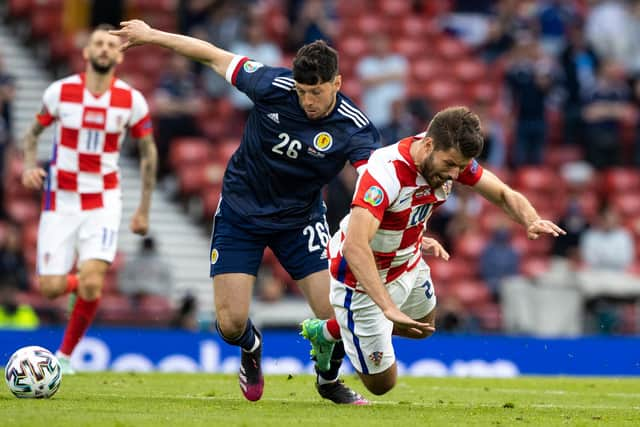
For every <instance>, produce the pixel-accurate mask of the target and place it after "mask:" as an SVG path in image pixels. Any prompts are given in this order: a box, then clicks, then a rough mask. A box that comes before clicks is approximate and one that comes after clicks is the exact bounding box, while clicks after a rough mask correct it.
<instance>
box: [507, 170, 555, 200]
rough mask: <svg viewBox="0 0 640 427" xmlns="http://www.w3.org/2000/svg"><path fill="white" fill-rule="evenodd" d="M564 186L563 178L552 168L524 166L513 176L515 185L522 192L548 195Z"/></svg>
mask: <svg viewBox="0 0 640 427" xmlns="http://www.w3.org/2000/svg"><path fill="white" fill-rule="evenodd" d="M562 184H563V181H562V178H561V177H560V176H559V175H558V174H557V173H556V172H555V171H554V170H553V169H551V168H545V167H540V166H523V167H520V168H518V169H516V170H515V172H514V174H513V185H514V186H515V187H516V188H518V189H521V190H526V191H535V192H542V193H545V194H548V193H551V192H554V191H555V190H556V189H557V188H558V186H560V185H562Z"/></svg>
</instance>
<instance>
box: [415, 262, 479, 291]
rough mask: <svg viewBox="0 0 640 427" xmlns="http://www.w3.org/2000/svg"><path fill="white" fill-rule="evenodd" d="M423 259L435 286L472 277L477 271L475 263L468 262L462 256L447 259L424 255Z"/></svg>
mask: <svg viewBox="0 0 640 427" xmlns="http://www.w3.org/2000/svg"><path fill="white" fill-rule="evenodd" d="M425 261H426V262H427V264H429V268H430V269H431V277H432V278H433V281H434V282H435V284H436V286H438V285H439V284H440V283H442V284H443V285H445V284H446V285H447V286H448V284H450V283H455V282H458V281H461V280H467V279H472V278H473V277H475V275H476V273H477V269H476V268H475V264H473V263H469V262H468V261H467V260H465V259H463V258H457V257H455V256H454V257H453V258H451V259H449V261H445V260H443V259H441V258H434V257H431V256H427V257H425Z"/></svg>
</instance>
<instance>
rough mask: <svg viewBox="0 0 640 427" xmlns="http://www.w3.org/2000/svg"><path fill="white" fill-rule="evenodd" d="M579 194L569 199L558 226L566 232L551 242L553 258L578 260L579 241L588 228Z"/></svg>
mask: <svg viewBox="0 0 640 427" xmlns="http://www.w3.org/2000/svg"><path fill="white" fill-rule="evenodd" d="M577 196H579V194H574V195H572V196H571V197H570V199H569V203H568V204H567V209H566V211H565V213H564V215H563V216H562V218H560V221H559V222H558V225H559V226H560V227H561V228H562V229H563V230H565V231H566V232H567V234H565V235H560V236H558V237H556V238H555V239H554V240H553V247H552V250H551V253H552V254H553V255H555V256H559V257H562V258H567V259H570V260H574V261H577V260H578V259H579V258H580V251H579V248H580V239H581V238H582V235H583V234H584V232H585V231H586V230H587V229H588V228H589V222H588V220H587V218H586V217H585V216H584V213H583V212H582V208H581V207H580V201H579V199H578V198H577Z"/></svg>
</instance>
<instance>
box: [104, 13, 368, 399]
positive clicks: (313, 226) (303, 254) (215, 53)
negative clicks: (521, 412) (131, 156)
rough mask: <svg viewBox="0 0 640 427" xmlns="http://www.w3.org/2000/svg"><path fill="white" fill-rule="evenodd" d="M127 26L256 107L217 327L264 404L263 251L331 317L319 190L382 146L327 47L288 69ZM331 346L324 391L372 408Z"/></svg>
mask: <svg viewBox="0 0 640 427" xmlns="http://www.w3.org/2000/svg"><path fill="white" fill-rule="evenodd" d="M122 25H123V28H122V29H121V30H119V31H114V32H112V34H117V35H120V36H123V37H125V38H126V39H127V42H126V43H125V45H124V47H125V48H127V47H129V46H135V45H139V44H144V43H151V44H156V45H159V46H163V47H166V48H170V49H173V50H174V51H176V52H178V53H179V54H182V55H185V56H187V57H189V58H192V59H195V60H198V61H200V62H202V63H203V64H205V65H207V66H209V67H211V68H212V69H213V70H214V71H215V72H217V73H218V74H220V75H221V76H223V77H225V78H226V79H227V81H229V82H230V83H231V84H233V85H234V86H235V87H236V88H237V89H239V90H241V91H243V92H244V93H245V94H247V95H248V96H249V98H250V99H251V100H252V101H253V102H254V107H253V109H252V110H251V112H250V114H249V117H248V119H247V124H246V126H245V128H244V133H243V136H242V142H241V144H240V147H239V148H238V150H237V151H236V152H235V153H234V155H233V156H232V158H231V160H230V161H229V164H228V165H227V169H226V171H225V176H224V181H223V188H222V198H221V202H220V205H219V206H218V212H217V213H216V215H215V218H214V227H213V233H212V239H211V241H212V243H211V253H210V255H211V276H212V277H213V278H214V279H213V282H214V286H213V288H214V297H215V298H214V300H215V309H216V328H217V330H218V332H219V334H220V336H221V337H222V338H223V339H224V340H225V342H227V343H229V344H231V345H235V346H239V347H241V349H242V351H241V355H242V357H241V361H240V374H239V380H240V388H241V389H242V392H243V394H244V396H245V398H247V399H248V400H252V401H255V400H258V399H260V398H261V397H262V393H263V388H264V379H263V375H262V370H261V366H260V363H261V354H262V339H261V336H260V333H259V331H258V330H257V329H256V328H255V326H253V324H252V322H251V319H249V307H250V303H251V295H252V289H253V285H254V282H255V278H256V274H257V270H258V267H259V265H260V261H261V259H262V254H263V251H264V249H265V247H267V246H268V247H270V248H271V249H272V250H273V252H274V253H275V255H276V256H277V258H278V259H279V261H280V262H281V263H282V265H283V266H284V268H285V269H286V270H287V271H288V272H289V274H290V275H291V277H292V278H293V279H295V280H296V282H297V284H298V286H299V287H300V289H301V290H302V292H303V293H304V295H305V297H306V299H307V301H308V302H309V305H310V306H311V309H312V310H313V312H314V314H315V315H316V316H318V317H320V318H329V317H332V316H333V309H332V307H331V304H330V302H329V298H328V295H329V292H328V290H329V274H328V271H327V267H328V264H327V258H326V253H325V250H324V248H325V246H326V243H327V241H328V239H329V235H328V228H327V226H326V220H325V216H324V211H325V208H324V204H323V202H322V193H321V190H322V187H323V186H324V185H325V184H327V183H328V182H329V181H330V180H331V179H332V178H333V177H335V176H336V175H337V174H338V173H339V172H340V171H341V170H342V168H343V167H344V164H345V163H346V162H347V161H349V162H350V163H351V164H352V165H353V166H354V167H356V168H358V167H361V166H362V165H364V164H365V163H366V161H367V159H368V158H369V156H370V155H371V152H372V151H373V150H374V149H376V148H378V147H379V135H378V131H377V130H376V129H375V127H374V126H373V125H372V124H371V123H369V119H368V118H367V117H366V116H365V115H364V114H363V113H362V112H361V111H360V110H358V109H357V108H356V107H355V106H354V105H353V103H352V102H351V100H349V99H348V98H347V97H346V96H344V95H343V94H342V93H340V92H339V89H340V86H341V82H342V80H341V76H340V75H339V74H338V56H337V52H335V51H334V50H333V49H332V48H330V47H329V46H327V45H326V43H324V42H321V41H316V42H314V43H310V44H308V45H306V46H303V47H302V48H301V49H300V50H299V51H298V53H297V55H296V58H295V59H294V61H293V70H290V69H287V68H280V67H271V66H268V65H265V64H261V63H258V62H255V61H252V60H250V59H249V58H246V57H243V56H240V55H235V54H233V53H231V52H227V51H225V50H222V49H219V48H217V47H215V46H213V45H211V44H210V43H207V42H205V41H202V40H198V39H194V38H191V37H187V36H182V35H178V34H171V33H166V32H162V31H158V30H155V29H152V28H150V27H149V26H148V25H147V24H145V23H144V22H142V21H139V20H133V21H127V22H123V23H122ZM212 120H215V117H212ZM333 350H334V351H333V353H332V354H331V355H329V356H330V357H331V359H333V360H332V362H331V363H330V364H329V363H327V364H326V365H323V368H322V369H319V365H318V364H316V368H317V369H316V370H317V372H318V378H317V384H316V385H317V389H318V392H319V393H320V395H321V396H322V397H324V398H326V399H329V400H331V401H333V402H335V403H344V404H363V403H366V401H365V400H363V399H362V397H361V396H360V395H359V394H357V393H355V392H354V391H352V390H351V389H349V388H348V387H346V386H345V385H344V384H343V383H342V382H341V381H340V380H338V371H339V368H340V364H341V363H342V359H343V357H344V350H343V348H342V346H341V345H337V346H335V347H334V348H333Z"/></svg>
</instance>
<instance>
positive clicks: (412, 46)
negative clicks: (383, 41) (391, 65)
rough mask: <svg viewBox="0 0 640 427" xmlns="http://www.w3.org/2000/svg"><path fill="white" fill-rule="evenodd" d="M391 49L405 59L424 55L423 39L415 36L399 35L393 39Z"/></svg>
mask: <svg viewBox="0 0 640 427" xmlns="http://www.w3.org/2000/svg"><path fill="white" fill-rule="evenodd" d="M392 50H393V51H394V52H396V53H398V54H401V55H404V56H405V57H406V58H407V59H409V60H411V59H416V58H418V57H420V56H421V55H424V41H423V40H420V39H418V38H415V37H401V38H398V39H396V40H394V41H393V43H392Z"/></svg>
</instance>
